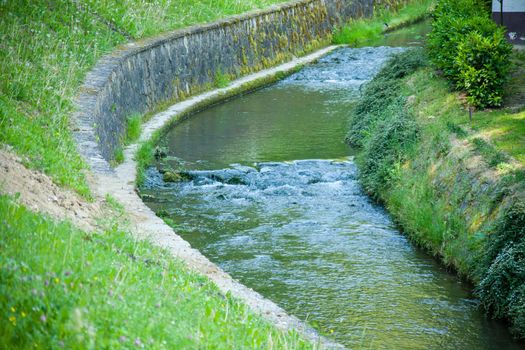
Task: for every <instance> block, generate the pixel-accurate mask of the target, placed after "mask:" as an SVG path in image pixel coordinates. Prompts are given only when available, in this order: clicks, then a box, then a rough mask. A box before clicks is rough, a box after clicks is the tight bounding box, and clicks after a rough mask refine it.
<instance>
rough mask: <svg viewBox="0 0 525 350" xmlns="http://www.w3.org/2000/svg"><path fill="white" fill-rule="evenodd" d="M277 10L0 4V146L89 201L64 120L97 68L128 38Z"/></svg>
mask: <svg viewBox="0 0 525 350" xmlns="http://www.w3.org/2000/svg"><path fill="white" fill-rule="evenodd" d="M278 2H283V0H245V1H236V0H220V1H215V0H183V1H169V0H164V1H156V2H149V1H139V0H127V1H94V0H90V1H72V0H17V1H2V2H0V62H2V64H1V65H0V77H1V79H0V143H7V144H9V145H11V146H13V147H14V148H15V150H16V152H17V153H19V154H20V155H23V156H26V157H27V161H26V163H27V165H29V166H31V167H33V168H37V169H40V170H42V171H44V172H45V173H47V174H49V175H50V176H51V177H52V178H53V180H54V181H55V182H56V183H58V184H60V185H62V186H66V187H70V188H73V189H75V190H76V191H78V192H79V193H81V194H83V195H85V196H88V195H89V189H88V187H87V184H86V181H85V179H84V173H83V170H84V169H85V164H84V163H83V162H82V160H81V158H80V156H79V155H78V153H77V151H76V148H75V144H74V142H73V139H72V136H71V125H70V124H71V122H70V120H69V116H70V115H71V113H72V110H73V105H72V101H73V99H74V97H75V94H76V91H77V89H78V87H79V86H80V84H81V82H82V80H83V78H84V76H85V74H86V72H87V71H88V70H89V69H90V68H91V67H92V66H93V65H94V64H95V62H96V60H97V59H98V58H99V57H100V56H102V55H103V54H105V53H108V52H110V51H111V50H112V49H113V48H114V47H115V46H116V45H118V44H120V43H123V42H126V41H128V40H129V38H134V39H138V38H142V37H145V36H149V35H153V34H157V33H159V32H162V31H166V30H171V29H175V28H181V27H184V26H187V25H190V24H195V23H201V22H209V21H212V20H215V19H217V18H221V17H224V16H227V15H231V14H236V13H241V12H244V11H247V10H250V9H254V8H259V7H264V6H268V5H270V4H273V3H278ZM76 3H82V4H83V5H82V6H78V5H76ZM95 13H96V14H95Z"/></svg>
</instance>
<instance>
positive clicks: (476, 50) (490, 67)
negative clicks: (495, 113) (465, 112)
mask: <svg viewBox="0 0 525 350" xmlns="http://www.w3.org/2000/svg"><path fill="white" fill-rule="evenodd" d="M511 52H512V46H511V45H510V44H509V43H507V42H506V41H505V38H504V30H503V29H502V28H498V29H497V30H496V31H495V32H494V33H493V34H492V35H491V36H484V35H482V34H480V33H478V32H472V33H470V34H468V35H467V36H466V37H465V39H464V41H462V42H461V43H460V44H459V45H458V49H457V57H456V59H455V64H456V66H457V67H458V70H459V76H458V87H460V88H462V89H464V90H465V91H466V92H467V94H468V101H469V103H470V104H471V105H474V106H479V107H486V106H500V105H501V102H502V95H503V84H504V83H505V81H506V77H507V74H508V71H509V68H510V61H509V56H510V54H511Z"/></svg>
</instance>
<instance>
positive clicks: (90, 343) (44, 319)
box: [0, 196, 312, 349]
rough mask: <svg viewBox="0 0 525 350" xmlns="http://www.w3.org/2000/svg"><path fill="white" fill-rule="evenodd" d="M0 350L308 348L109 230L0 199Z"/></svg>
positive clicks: (178, 265)
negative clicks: (89, 229)
mask: <svg viewBox="0 0 525 350" xmlns="http://www.w3.org/2000/svg"><path fill="white" fill-rule="evenodd" d="M0 213H2V216H3V217H4V218H9V219H8V220H2V222H0V232H1V235H0V250H1V251H2V255H1V256H0V310H1V311H0V323H1V324H2V327H0V348H1V349H15V348H16V349H29V348H44V349H51V348H65V349H87V348H90V349H91V348H94V349H102V348H107V349H116V348H131V347H138V348H140V347H145V348H148V349H188V348H191V349H196V348H199V349H310V348H312V345H311V344H308V343H305V342H304V341H301V340H300V339H299V337H298V336H297V334H295V333H283V332H280V331H277V330H276V329H275V328H274V327H273V326H272V325H270V324H268V323H267V322H265V321H263V320H262V319H261V318H260V317H259V316H256V315H254V314H253V312H251V311H250V310H248V308H247V307H246V306H244V305H243V304H241V303H239V302H238V301H236V300H234V299H232V298H231V297H229V296H226V297H225V296H223V295H222V294H221V293H220V292H219V290H218V289H217V288H216V287H215V286H214V285H213V283H211V282H210V281H209V280H208V279H207V278H204V277H202V276H199V275H197V274H195V273H192V272H190V271H188V270H187V269H186V268H185V267H183V266H182V264H181V263H179V262H177V261H174V260H173V259H172V258H171V257H170V256H169V254H167V253H166V252H164V251H162V250H159V249H156V248H153V247H152V246H150V245H149V244H147V243H145V242H136V241H134V240H132V239H131V238H130V237H129V236H128V235H126V234H125V233H122V232H120V230H119V229H118V225H116V223H108V224H107V226H108V227H110V228H109V229H108V230H107V231H105V232H103V233H100V234H91V233H86V232H81V231H79V230H77V229H75V228H74V227H72V226H71V225H70V224H68V223H56V222H53V221H52V220H50V219H47V218H45V217H43V216H41V215H37V214H34V213H31V212H30V211H28V210H27V209H25V208H24V207H22V206H19V205H17V204H16V202H15V201H14V200H13V199H10V198H8V197H5V196H0Z"/></svg>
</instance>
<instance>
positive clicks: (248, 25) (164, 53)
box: [75, 0, 374, 171]
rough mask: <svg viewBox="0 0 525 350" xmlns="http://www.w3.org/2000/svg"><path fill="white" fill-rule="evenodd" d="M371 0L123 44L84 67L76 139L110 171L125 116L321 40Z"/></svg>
mask: <svg viewBox="0 0 525 350" xmlns="http://www.w3.org/2000/svg"><path fill="white" fill-rule="evenodd" d="M373 4H374V0H300V1H293V2H290V3H286V4H283V5H280V6H274V7H271V8H269V9H266V10H261V11H254V12H250V13H247V14H244V15H240V16H234V17H230V18H228V19H225V20H221V21H218V22H214V23H211V24H206V25H199V26H194V27H191V28H188V29H184V30H178V31H174V32H171V33H167V34H165V35H162V36H158V37H155V38H152V39H146V40H142V41H139V42H135V43H130V44H127V45H124V46H123V47H121V48H119V49H117V50H116V51H114V52H113V53H112V54H110V55H108V56H106V57H104V58H102V59H101V60H100V61H99V63H98V64H97V66H96V67H95V68H94V69H93V70H92V71H91V72H90V73H88V75H87V77H86V81H85V83H84V85H83V86H82V87H81V89H80V96H79V97H78V99H77V104H78V112H77V113H76V115H75V122H76V126H77V130H76V131H75V138H76V141H77V144H78V147H79V151H80V153H81V154H82V155H83V156H84V158H85V159H86V160H87V161H88V163H89V164H90V165H91V167H92V168H93V169H94V170H95V171H109V170H110V167H109V163H108V161H111V160H112V159H114V155H115V151H116V150H117V149H118V148H119V147H121V141H122V138H123V135H125V133H126V125H127V118H128V117H129V116H130V115H132V114H134V113H139V114H144V113H147V112H150V111H152V110H154V109H155V108H158V106H159V105H162V104H165V103H168V102H170V103H175V102H177V101H180V100H183V99H185V98H186V97H188V96H190V95H194V94H196V93H199V92H202V91H204V90H207V89H210V88H212V87H213V86H214V85H215V83H216V80H217V79H218V78H219V77H227V78H229V79H234V78H238V77H240V76H241V75H245V74H247V73H250V72H254V71H259V70H261V69H263V68H267V67H269V66H272V65H276V64H278V63H281V62H284V61H287V60H290V59H291V58H292V57H293V56H295V55H302V54H304V53H306V52H309V51H312V50H314V49H316V48H319V47H321V46H324V45H326V44H327V43H328V42H329V40H330V37H331V32H332V28H333V26H334V25H336V24H340V23H342V22H344V21H347V20H349V19H351V18H356V17H363V16H371V15H372V13H373Z"/></svg>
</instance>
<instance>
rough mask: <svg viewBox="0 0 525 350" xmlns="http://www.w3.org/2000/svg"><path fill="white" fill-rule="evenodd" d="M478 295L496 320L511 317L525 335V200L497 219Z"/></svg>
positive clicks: (514, 324)
mask: <svg viewBox="0 0 525 350" xmlns="http://www.w3.org/2000/svg"><path fill="white" fill-rule="evenodd" d="M481 269H482V276H483V278H482V280H481V282H480V284H479V286H478V288H477V294H478V296H479V298H480V300H481V304H482V305H483V307H484V309H485V310H486V311H487V312H488V313H489V315H491V316H492V317H495V318H506V317H509V318H510V320H511V323H512V328H513V331H514V333H515V334H516V335H518V336H522V337H523V336H524V335H525V201H523V200H516V201H515V202H514V203H513V204H512V205H510V206H509V207H508V208H507V209H506V210H505V211H504V213H503V214H502V215H501V216H500V218H499V219H498V220H497V222H496V224H495V226H494V228H493V230H492V233H491V234H490V236H489V238H488V240H487V247H486V251H485V264H484V265H483V266H482V267H481Z"/></svg>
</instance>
